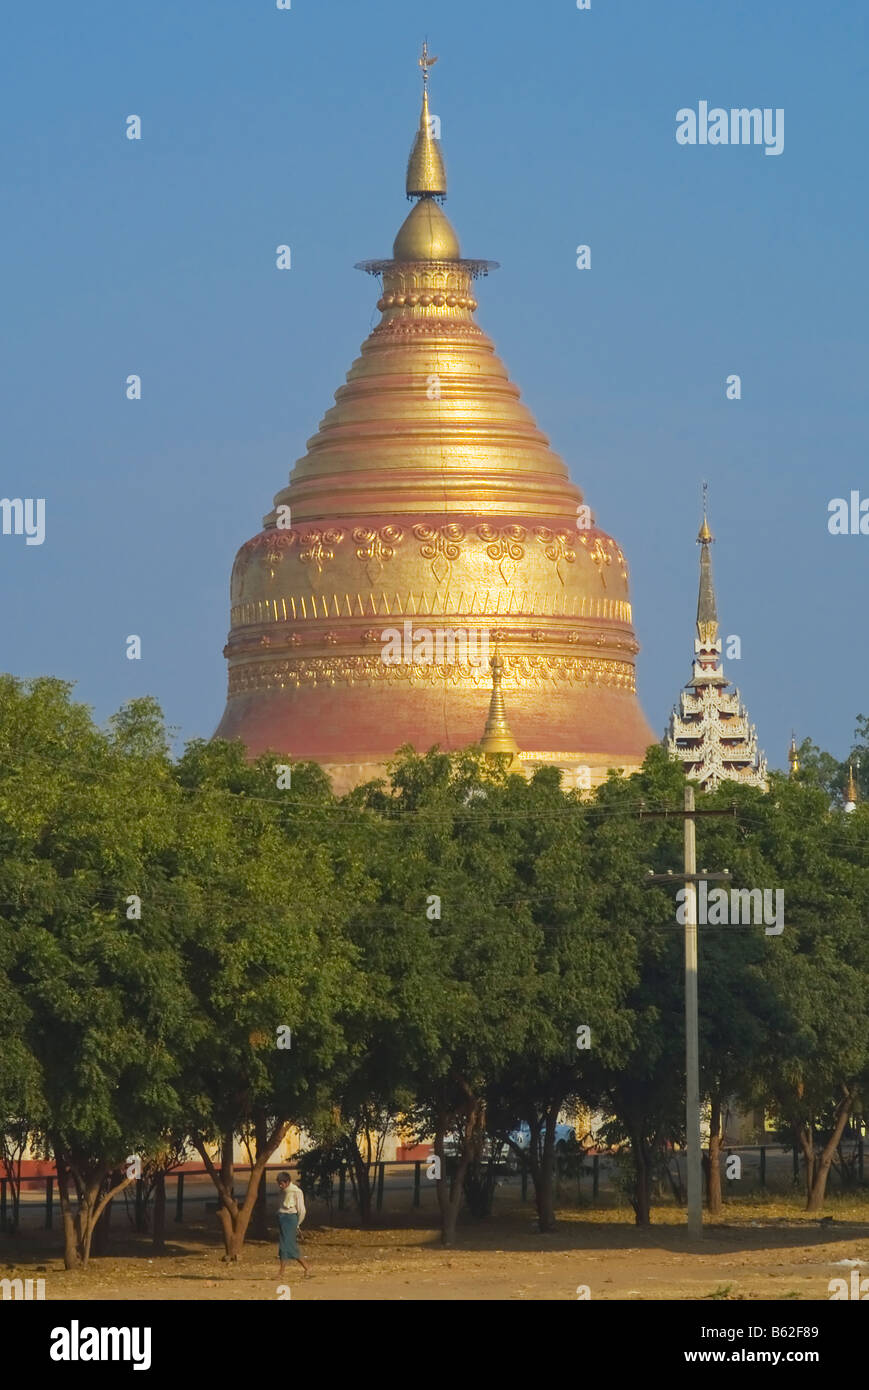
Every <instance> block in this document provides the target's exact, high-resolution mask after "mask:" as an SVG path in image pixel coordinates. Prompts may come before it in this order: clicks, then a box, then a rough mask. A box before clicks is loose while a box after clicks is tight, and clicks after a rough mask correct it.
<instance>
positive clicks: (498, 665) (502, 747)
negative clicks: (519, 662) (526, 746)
mask: <svg viewBox="0 0 869 1390" xmlns="http://www.w3.org/2000/svg"><path fill="white" fill-rule="evenodd" d="M490 665H491V667H492V698H491V700H490V701H489V717H488V719H487V720H486V727H485V730H484V731H483V737H482V738H481V739H480V747H481V748H482V750H483V752H484V753H485V755H486V757H487V758H491V759H492V760H493V761H497V762H500V763H502V764H503V766H504V767H506V768H509V767H511V766H512V764H513V763H514V762H515V761H516V759H517V758H518V756H519V745H518V743H517V742H516V740H515V738H514V737H513V734H512V733H511V731H510V725H509V724H508V723H507V711H506V710H505V708H504V696H503V695H502V693H501V678H502V676H503V674H504V666H503V663H502V661H501V653H500V651H499V650H498V644H497V643H496V644H495V655H494V656H493V657H492V660H491V663H490Z"/></svg>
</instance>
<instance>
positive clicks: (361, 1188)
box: [350, 1138, 443, 1226]
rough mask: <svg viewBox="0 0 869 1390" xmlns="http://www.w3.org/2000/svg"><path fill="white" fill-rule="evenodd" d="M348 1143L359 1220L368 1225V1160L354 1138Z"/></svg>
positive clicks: (369, 1183) (369, 1187)
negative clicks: (349, 1145) (350, 1146)
mask: <svg viewBox="0 0 869 1390" xmlns="http://www.w3.org/2000/svg"><path fill="white" fill-rule="evenodd" d="M350 1143H351V1145H352V1148H351V1153H350V1161H351V1163H352V1165H353V1177H354V1180H355V1183H356V1200H357V1201H358V1203H359V1220H360V1222H361V1224H362V1225H363V1226H369V1225H370V1224H371V1169H370V1166H369V1163H368V1160H367V1159H365V1158H363V1157H362V1151H361V1149H360V1148H359V1145H358V1143H357V1142H356V1139H355V1138H353V1139H351V1141H350ZM441 1166H443V1165H441Z"/></svg>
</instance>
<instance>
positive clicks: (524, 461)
mask: <svg viewBox="0 0 869 1390" xmlns="http://www.w3.org/2000/svg"><path fill="white" fill-rule="evenodd" d="M423 57H424V62H423V71H424V74H425V77H426V79H427V77H428V66H430V60H426V54H425V53H424V55H423ZM427 109H428V108H427V93H426V94H425V95H424V99H423V117H422V118H421V121H420V130H419V132H418V134H417V139H416V143H415V145H414V148H413V151H412V152H411V159H410V163H409V166H408V176H407V188H408V191H409V192H411V193H412V194H413V195H414V196H416V197H418V198H419V200H420V201H418V202H417V203H416V205H415V206H414V208H413V210H412V211H411V213H410V216H409V217H408V218H407V219H406V221H405V223H404V225H403V227H402V228H401V230H400V232H399V233H398V236H397V237H396V240H395V244H394V256H393V258H392V259H390V260H381V261H366V262H363V263H362V264H361V266H360V269H363V270H366V271H368V272H370V273H371V274H373V275H376V276H378V277H380V278H381V279H382V293H381V295H380V298H379V300H378V304H377V307H378V309H379V311H380V314H381V318H380V321H379V323H378V324H377V326H376V327H375V328H374V330H373V331H372V333H371V334H370V335H369V337H368V338H367V339H366V341H365V342H364V343H363V345H362V348H361V351H360V354H359V356H358V358H357V359H356V361H355V362H354V363H353V365H352V367H351V368H350V371H349V372H348V374H347V379H346V382H345V384H344V385H343V386H341V387H340V388H339V389H338V391H337V392H336V394H335V404H334V405H333V406H332V407H331V409H329V410H327V412H326V414H325V416H324V417H323V420H322V421H321V424H320V427H319V430H318V431H317V433H316V434H315V435H314V436H313V437H312V438H311V439H309V440H308V444H307V451H306V453H305V455H304V457H302V458H300V459H299V460H298V461H297V462H296V465H295V468H294V469H293V471H292V473H291V475H290V480H289V484H288V486H287V487H285V488H283V489H282V490H281V491H280V492H278V493H277V495H276V497H275V499H274V507H273V509H272V510H271V511H269V513H268V514H267V515H266V516H265V518H264V527H263V530H262V531H261V532H260V533H259V534H258V535H256V536H254V537H253V538H252V539H251V540H249V541H247V542H246V544H245V545H243V546H242V548H241V550H240V551H239V553H238V556H237V557H236V561H235V565H234V568H233V572H232V581H231V630H230V635H229V642H228V645H227V647H226V655H227V657H228V661H229V698H228V702H227V706H226V712H225V714H224V716H223V719H222V721H221V723H220V726H219V728H218V730H217V734H218V735H219V736H221V737H224V738H240V739H242V740H243V741H244V743H245V744H246V746H247V748H248V750H249V752H250V754H251V755H252V756H255V755H257V754H259V753H261V752H263V751H264V750H266V749H272V750H274V751H276V752H281V753H284V754H286V755H288V756H289V757H290V758H291V759H292V758H295V759H309V758H310V759H315V760H317V761H320V762H321V763H323V764H324V765H326V766H327V767H328V768H329V769H330V770H331V772H332V774H333V777H334V779H335V785H336V787H338V788H339V789H340V788H343V787H344V786H347V785H351V784H352V783H353V782H355V781H360V780H363V779H364V778H366V777H369V776H373V775H375V774H376V773H377V772H378V771H379V770H380V769H382V766H383V764H384V763H385V762H386V761H387V760H388V759H389V758H391V757H392V756H393V754H394V752H395V750H396V749H397V748H398V747H399V746H400V745H401V744H403V743H412V744H413V745H414V746H415V747H416V748H417V749H419V750H420V751H424V750H426V749H428V748H430V747H431V746H432V745H434V744H438V745H440V746H441V747H442V748H446V749H457V748H463V747H467V746H469V745H471V744H478V743H479V740H480V737H481V734H482V732H483V726H484V723H485V721H486V712H487V710H488V709H489V704H490V697H491V691H492V670H491V666H490V661H489V659H488V652H489V644H491V648H492V649H494V648H495V647H496V646H497V650H498V681H499V691H503V695H504V696H505V697H506V698H507V701H508V705H509V711H510V730H511V735H512V736H514V737H515V740H516V742H517V743H518V746H519V749H520V750H521V757H522V758H523V759H525V760H530V761H531V762H533V761H543V762H547V761H548V762H555V763H557V764H559V765H561V766H565V767H575V766H576V765H577V764H578V763H579V764H582V765H583V766H587V767H589V768H590V769H591V771H592V780H593V781H598V780H600V779H602V778H603V777H604V776H605V774H606V769H607V768H609V767H632V766H636V765H638V764H639V763H640V762H641V761H642V758H643V756H644V753H645V750H646V748H647V747H648V746H649V744H651V743H652V742H654V741H655V739H654V735H653V733H652V731H651V729H650V728H649V726H648V724H647V722H646V720H645V717H644V715H643V712H642V710H641V709H640V706H639V703H638V701H637V697H636V692H635V674H634V657H635V654H636V652H637V650H638V648H637V642H636V639H635V637H634V632H633V626H632V615H631V600H630V592H629V583H628V567H627V562H626V560H625V556H624V554H623V552H622V550H621V548H620V547H619V545H618V544H617V542H616V541H615V540H614V539H613V538H612V536H610V535H609V534H608V533H607V532H606V531H604V530H602V529H601V528H600V527H599V526H597V525H596V523H595V521H594V518H593V517H592V515H591V513H590V512H589V509H588V507H587V506H586V505H585V503H584V500H583V494H582V492H581V490H580V488H579V487H578V486H576V484H574V483H573V482H571V480H570V478H569V476H568V471H567V468H566V466H565V464H564V462H563V460H562V459H561V458H559V456H558V455H557V454H556V453H554V452H553V450H552V449H551V448H550V446H549V442H548V440H547V438H546V436H545V435H544V434H543V433H542V431H541V430H540V429H539V428H538V426H537V424H536V422H535V420H534V418H533V416H532V415H531V412H530V411H529V410H528V408H527V407H526V406H525V405H524V404H523V403H522V401H521V400H520V396H519V390H518V388H517V387H516V386H515V385H514V384H513V383H512V382H511V381H510V378H509V376H508V373H507V369H506V368H505V366H504V364H503V363H502V362H501V360H500V359H499V357H498V355H497V353H496V351H495V347H494V344H493V343H492V341H491V339H490V338H489V337H488V336H487V334H486V333H485V332H484V331H483V329H482V328H480V326H479V325H478V324H477V322H476V320H475V311H476V309H477V300H476V297H475V294H474V288H475V281H476V280H478V279H479V278H480V277H482V276H485V275H487V273H488V272H489V271H490V270H492V269H495V268H496V266H495V263H494V262H490V261H481V260H462V259H459V245H458V240H457V238H456V235H455V233H454V232H453V229H452V227H451V226H450V223H449V221H448V219H447V218H446V216H445V214H444V213H443V212H442V211H441V209H440V207H439V205H438V203H437V202H436V201H435V199H436V197H442V196H444V195H445V193H446V178H445V175H444V169H443V160H442V158H441V156H440V150H439V142H437V141H435V140H434V138H433V137H432V136H431V134H430V124H429V118H428V116H427ZM411 184H413V185H414V187H413V188H411ZM408 627H409V628H410V630H411V631H412V632H415V631H417V630H419V629H421V628H424V629H428V630H431V631H433V632H436V633H437V632H442V633H443V632H445V633H447V634H449V633H452V634H459V636H458V638H455V637H453V638H452V639H451V640H450V639H449V638H447V639H445V641H444V643H443V644H442V645H441V646H440V647H438V648H437V655H436V657H435V659H434V660H432V661H430V662H428V663H427V664H416V663H414V662H406V663H402V664H388V663H387V662H386V661H385V660H384V643H385V641H386V636H385V634H389V633H394V632H395V631H398V632H406V631H407V628H408ZM390 640H391V639H390ZM472 649H473V650H474V656H475V659H471V657H470V656H469V652H470V651H471V650H472Z"/></svg>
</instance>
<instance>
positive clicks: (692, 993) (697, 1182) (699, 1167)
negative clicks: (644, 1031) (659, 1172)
mask: <svg viewBox="0 0 869 1390" xmlns="http://www.w3.org/2000/svg"><path fill="white" fill-rule="evenodd" d="M680 814H681V815H682V816H683V817H684V821H685V857H684V872H683V873H682V874H673V873H669V874H653V873H651V872H650V873H649V874H648V876H647V878H646V882H647V883H672V882H674V881H676V882H678V881H679V880H680V879H681V880H682V882H683V883H684V884H685V1142H686V1154H685V1161H686V1167H687V1170H688V1234H689V1236H691V1238H692V1239H693V1240H700V1239H701V1238H702V1236H703V1162H702V1145H701V1140H700V1025H699V1011H698V991H697V884H698V882H699V881H700V880H701V879H704V880H706V881H707V882H709V881H711V880H714V881H716V882H722V881H726V882H729V881H730V874H729V873H728V871H727V870H726V869H725V871H724V872H723V873H720V874H710V873H708V872H707V870H706V869H704V870H703V872H702V874H698V872H697V836H696V829H695V824H694V818H695V816H735V815H736V807H735V806H734V807H732V808H731V809H730V810H727V811H697V810H695V808H694V784H693V783H692V782H687V783H686V785H685V809H684V811H682V812H679V811H641V812H640V817H641V819H642V818H644V817H646V816H664V817H665V818H666V817H668V816H678V815H680Z"/></svg>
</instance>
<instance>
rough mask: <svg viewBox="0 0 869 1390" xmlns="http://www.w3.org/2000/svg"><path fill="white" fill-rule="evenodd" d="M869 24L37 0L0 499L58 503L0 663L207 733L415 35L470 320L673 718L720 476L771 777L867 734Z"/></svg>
mask: <svg viewBox="0 0 869 1390" xmlns="http://www.w3.org/2000/svg"><path fill="white" fill-rule="evenodd" d="M867 30H869V11H866V10H861V8H860V7H858V6H856V5H854V4H853V3H849V4H845V3H835V0H832V3H831V2H830V0H827V3H825V4H823V5H821V4H818V3H811V4H810V3H807V0H764V4H763V5H758V4H757V3H756V0H729V2H728V3H727V4H726V5H724V4H721V5H712V4H708V3H705V4H700V3H698V0H668V3H665V4H654V3H649V0H642V3H640V0H592V6H591V9H590V10H589V11H587V12H586V11H582V12H580V11H577V9H576V6H575V3H574V0H545V3H542V4H541V3H537V4H535V3H530V0H529V2H528V3H517V0H503V3H496V2H495V0H472V3H467V0H465V3H462V4H459V3H456V0H439V3H438V4H437V5H436V6H433V5H430V4H429V5H423V4H420V3H417V0H375V2H374V3H368V4H366V3H361V2H360V0H293V8H292V10H290V11H279V10H277V8H276V6H275V3H274V0H184V3H183V4H178V2H177V0H173V3H168V0H166V2H164V0H151V3H141V4H137V5H123V6H121V5H118V4H117V0H114V2H113V3H108V0H105V2H104V0H90V2H89V3H88V4H87V5H85V6H71V5H69V4H62V3H59V0H53V2H52V3H44V4H39V5H26V4H23V3H21V0H19V3H18V4H17V5H15V6H14V7H13V8H12V9H10V11H8V12H7V18H6V24H5V36H4V37H5V42H4V52H3V55H2V58H0V63H2V82H0V92H2V95H0V109H2V126H3V175H2V181H3V185H4V192H5V198H4V213H3V217H2V219H0V244H2V252H3V261H4V268H5V275H4V282H5V283H4V320H5V323H4V328H5V332H4V334H3V339H4V341H3V347H2V354H3V359H2V364H0V370H2V381H3V390H2V436H3V448H2V480H0V494H2V495H3V496H9V497H15V496H20V497H45V498H46V541H45V543H44V544H43V545H42V546H26V545H25V544H24V540H23V538H22V537H15V536H2V537H0V582H2V584H3V590H4V593H5V594H6V596H7V598H6V603H5V604H4V618H5V621H4V622H3V625H2V632H3V643H2V659H0V665H2V667H3V668H4V669H8V670H11V671H12V672H14V673H15V674H16V675H20V676H30V675H37V674H52V675H58V676H62V677H64V678H65V679H68V680H72V681H75V682H76V683H77V693H78V695H79V697H80V698H82V699H84V700H85V701H87V702H88V703H90V704H92V705H93V706H94V709H95V711H96V714H97V715H98V717H100V718H103V717H105V716H106V715H108V714H109V713H110V712H111V711H112V710H113V709H115V708H116V707H117V706H118V705H119V704H120V703H121V702H122V701H123V700H125V699H128V698H130V697H131V696H134V695H138V694H144V693H149V694H154V695H156V696H157V697H158V698H159V699H160V701H161V703H162V705H163V707H164V710H165V712H166V716H167V719H168V720H169V722H170V724H172V725H173V726H176V727H177V728H178V730H179V737H180V738H182V739H183V738H188V737H193V736H196V735H205V736H207V735H210V734H211V732H212V731H213V729H214V727H215V725H216V723H217V721H218V719H219V717H220V714H221V712H222V709H223V704H224V698H225V663H224V660H223V657H222V655H221V651H222V647H223V644H224V641H225V639H226V632H227V628H228V621H229V612H228V606H229V605H228V585H229V572H230V568H231V565H232V560H233V557H234V554H235V551H236V550H237V548H238V546H239V545H241V544H242V542H243V541H245V540H246V539H247V538H248V537H250V536H251V535H253V534H255V533H256V531H257V530H259V527H260V522H261V517H262V515H263V513H264V512H265V511H267V510H268V508H269V507H270V505H271V500H272V497H273V495H274V493H275V492H276V491H277V490H278V489H279V488H280V487H281V486H282V485H283V484H284V483H285V481H286V478H287V476H288V473H289V470H290V468H291V467H292V465H293V462H294V460H295V459H296V458H298V457H299V456H300V455H301V454H302V453H304V449H305V441H306V439H307V438H308V437H309V436H310V435H312V434H313V433H314V432H315V431H316V428H317V425H318V423H319V420H320V418H321V417H322V415H323V413H324V412H325V410H326V409H327V408H328V407H329V406H330V404H331V402H332V394H333V392H334V391H335V390H336V389H337V387H338V386H339V385H340V384H341V382H342V381H343V379H344V374H345V372H346V371H347V369H348V368H349V366H350V364H351V362H352V361H353V359H354V357H355V356H356V354H357V351H358V347H359V344H360V343H361V342H362V341H363V339H364V338H365V337H366V336H367V334H368V332H369V330H370V328H371V327H372V326H373V323H374V322H375V321H376V317H377V315H376V312H375V310H374V303H375V298H376V293H377V290H376V285H375V283H374V282H373V281H372V280H371V279H370V278H369V277H367V276H364V275H361V274H360V273H359V272H358V271H355V270H354V269H353V265H354V262H355V261H358V260H362V259H365V258H370V257H378V256H383V255H388V254H389V252H390V248H391V244H392V239H393V236H394V234H395V232H396V230H397V228H398V226H399V225H400V223H401V221H402V219H403V218H404V216H405V215H406V211H407V204H406V201H405V198H404V188H403V177H404V167H405V163H406V160H407V154H408V150H409V148H410V144H411V141H412V137H413V133H414V128H415V125H416V121H417V117H418V103H419V73H418V69H417V67H416V58H417V55H418V51H419V46H420V42H421V39H422V37H423V35H424V34H428V38H429V42H430V45H431V48H432V50H433V51H434V52H435V53H437V54H438V55H439V56H440V61H439V63H438V65H437V67H436V68H435V70H434V73H433V78H432V89H433V91H432V109H433V110H434V111H435V112H437V113H438V114H439V115H440V117H441V120H442V136H443V145H444V152H445V155H446V159H447V168H448V171H449V178H450V198H449V202H448V212H449V215H450V218H451V220H452V221H453V223H454V225H455V227H456V229H457V231H458V233H459V236H460V239H461V243H462V250H463V254H465V255H469V256H479V257H486V258H491V259H494V260H497V261H500V262H501V265H502V269H501V270H500V271H498V272H497V273H496V274H494V275H492V276H490V277H489V279H487V280H485V281H483V282H481V285H480V296H479V298H480V310H479V313H478V317H479V320H480V322H481V323H482V325H483V326H484V327H485V328H486V330H487V331H488V332H490V333H491V334H492V336H493V337H494V339H495V342H496V345H497V347H498V349H499V352H500V354H501V356H502V357H503V359H504V360H505V362H506V363H507V365H508V367H509V369H510V371H511V375H512V376H513V379H514V380H515V381H516V382H517V383H518V384H519V386H520V387H521V389H522V392H523V397H524V399H525V401H526V402H527V403H528V405H529V406H530V407H531V409H532V410H533V411H534V414H535V416H536V418H537V420H538V423H539V424H540V426H541V428H542V429H544V430H545V431H546V433H547V434H548V435H549V436H550V439H551V441H552V443H553V446H554V447H555V448H556V449H557V450H558V452H559V453H561V454H562V456H563V457H564V458H565V460H566V461H567V463H568V465H569V467H570V470H571V475H572V477H573V478H574V479H575V481H577V482H578V483H579V484H580V486H581V487H582V488H583V489H584V491H585V493H586V499H587V501H588V502H589V503H590V504H591V506H592V507H593V509H594V511H595V513H596V515H597V517H598V520H599V522H600V524H601V525H602V526H603V527H604V528H605V529H607V530H609V531H610V532H611V533H612V534H613V535H615V536H616V538H617V539H618V540H619V542H620V543H621V544H622V546H623V547H624V549H625V551H626V554H627V556H628V559H629V561H630V564H631V570H632V584H633V600H634V616H635V623H636V628H637V633H638V637H639V639H640V642H641V643H642V648H643V650H642V653H641V656H640V659H639V688H640V694H641V698H642V703H643V705H644V707H645V710H646V713H647V714H648V716H649V718H650V720H651V722H652V724H653V726H654V727H655V728H656V729H662V728H663V726H664V724H665V722H666V719H667V716H668V713H669V709H670V706H671V705H672V703H673V701H674V700H675V698H676V696H677V694H678V691H679V689H680V687H681V685H682V684H683V683H684V681H685V680H686V679H687V678H688V675H689V674H690V664H691V655H692V640H693V621H694V610H695V605H696V587H697V559H698V554H697V547H696V546H695V544H694V537H695V535H696V531H697V526H698V521H699V514H698V509H699V492H700V483H701V480H702V479H704V478H706V479H708V481H709V486H710V519H711V523H712V527H713V530H714V532H715V534H716V537H717V544H716V546H715V548H714V551H713V562H714V566H715V577H716V583H717V589H718V599H719V612H720V616H721V622H722V628H723V631H724V634H725V635H727V634H731V633H734V634H738V635H739V636H740V637H741V640H742V659H741V661H739V662H731V663H729V665H728V667H727V669H728V671H729V673H730V674H731V676H732V677H733V678H734V679H735V680H736V681H737V682H738V684H739V686H740V688H741V691H742V694H743V696H744V698H745V699H746V701H747V704H748V707H749V712H750V714H751V716H752V719H753V720H754V721H755V722H756V724H757V726H758V733H759V736H760V741H761V744H762V746H763V747H764V748H765V750H766V752H767V754H768V756H769V758H770V763H771V764H772V765H778V766H781V765H783V764H784V762H785V755H786V749H787V743H788V739H789V736H790V730H791V728H792V727H793V728H795V729H796V730H797V734H798V736H799V737H802V736H804V735H807V734H808V735H811V737H813V738H814V739H815V740H816V741H817V742H819V743H820V744H822V745H823V746H825V747H828V748H829V749H830V751H832V752H833V753H835V754H836V755H837V756H839V757H841V756H843V755H844V753H845V752H846V751H847V749H848V747H849V744H850V738H851V734H852V731H853V725H854V716H855V715H856V714H857V713H859V712H861V711H866V712H869V689H867V687H869V680H867V677H869V649H867V643H866V640H865V635H864V636H861V634H865V632H866V618H865V610H866V600H865V592H866V575H867V561H869V536H838V537H833V536H831V535H830V534H829V532H828V530H827V504H828V502H829V500H830V499H831V498H833V497H837V496H846V497H847V496H848V494H849V492H850V490H851V489H859V490H860V491H861V495H862V496H866V497H869V468H867V466H866V444H867V406H866V401H867V391H866V381H867V377H869V361H867V356H869V354H867V330H866V325H867V321H869V314H867V275H866V264H865V252H864V246H865V242H866V217H867V186H866V178H865V166H866V158H865V129H866V120H865V98H864V93H865V91H866V89H867V70H869V44H867ZM701 100H706V101H708V102H709V104H710V106H716V105H720V106H722V107H725V108H730V107H739V106H749V107H754V106H759V107H772V108H779V107H780V108H783V109H784V111H785V143H784V151H783V153H782V154H781V155H780V156H778V157H770V156H766V155H764V153H763V149H762V148H759V147H757V146H748V147H743V146H731V147H711V146H706V147H701V146H696V147H688V146H680V145H678V144H677V143H676V139H675V129H676V119H675V116H676V111H677V110H678V109H679V108H682V107H693V108H694V109H696V108H697V105H698V102H699V101H701ZM131 113H135V114H138V115H139V116H141V118H142V122H143V139H142V140H141V141H139V142H133V141H128V140H127V139H126V138H125V134H124V131H125V125H124V123H125V119H126V117H127V116H128V115H129V114H131ZM281 242H288V243H289V244H290V245H291V246H292V248H293V270H292V271H291V272H290V273H287V274H280V273H278V272H277V271H276V270H275V268H274V248H275V246H276V245H277V244H278V243H281ZM579 243H588V244H589V245H590V246H591V247H592V269H591V270H590V271H578V270H577V269H576V265H575V260H576V257H575V247H576V246H577V244H579ZM132 372H136V373H139V374H140V375H141V376H142V380H143V398H142V400H141V402H137V403H131V402H128V401H127V400H126V399H125V395H124V382H125V379H126V377H127V375H128V374H129V373H132ZM730 373H739V375H740V376H741V378H742V393H743V395H742V399H741V400H740V401H738V402H736V401H728V400H726V398H725V379H726V377H727V376H728V374H730ZM130 633H137V634H139V635H140V636H141V637H142V647H143V657H142V660H141V661H128V660H127V659H126V656H125V650H126V649H125V638H126V636H127V635H128V634H130Z"/></svg>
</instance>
